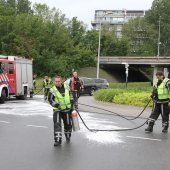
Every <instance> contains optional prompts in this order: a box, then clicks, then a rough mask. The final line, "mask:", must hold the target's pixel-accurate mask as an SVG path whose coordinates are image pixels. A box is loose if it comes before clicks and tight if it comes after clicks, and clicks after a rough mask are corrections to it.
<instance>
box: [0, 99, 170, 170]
mask: <svg viewBox="0 0 170 170" xmlns="http://www.w3.org/2000/svg"><path fill="white" fill-rule="evenodd" d="M0 113H1V114H0V170H127V169H128V170H170V134H169V133H168V134H162V133H161V129H162V128H161V121H158V122H157V123H156V125H155V127H154V132H153V133H152V134H146V133H144V128H145V127H146V126H145V127H142V128H140V129H138V130H135V131H128V132H98V133H91V132H88V131H87V130H86V129H85V128H84V126H83V125H82V124H81V130H80V131H79V132H76V133H75V132H74V133H73V134H72V139H71V142H70V143H66V141H65V139H64V137H63V143H62V145H61V146H60V147H53V126H52V108H51V107H50V106H49V105H48V104H46V103H44V102H43V100H42V98H41V97H36V98H35V99H33V100H28V101H15V100H12V101H8V102H7V103H6V104H5V105H0ZM81 115H82V117H83V118H84V119H85V121H86V123H87V124H88V126H90V127H91V128H98V129H118V128H127V127H135V126H138V125H140V124H142V123H143V122H144V121H145V120H143V119H139V120H137V121H133V122H128V121H126V120H123V119H121V118H118V117H115V116H111V115H102V114H95V113H81Z"/></svg>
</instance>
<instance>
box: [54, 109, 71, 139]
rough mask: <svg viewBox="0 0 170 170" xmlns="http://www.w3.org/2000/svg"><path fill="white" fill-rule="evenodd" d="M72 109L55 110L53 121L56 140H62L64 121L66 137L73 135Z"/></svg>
mask: <svg viewBox="0 0 170 170" xmlns="http://www.w3.org/2000/svg"><path fill="white" fill-rule="evenodd" d="M70 112H71V111H70V110H66V111H54V112H53V122H54V140H55V141H56V140H62V123H61V120H63V123H64V134H65V137H66V138H70V137H71V132H72V123H71V117H70Z"/></svg>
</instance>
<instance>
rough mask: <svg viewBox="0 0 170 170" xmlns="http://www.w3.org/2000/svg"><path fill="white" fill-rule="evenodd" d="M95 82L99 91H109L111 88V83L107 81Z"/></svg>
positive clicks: (96, 80) (97, 80) (95, 80)
mask: <svg viewBox="0 0 170 170" xmlns="http://www.w3.org/2000/svg"><path fill="white" fill-rule="evenodd" d="M94 82H95V85H96V87H97V89H107V88H108V87H109V83H108V81H107V80H106V79H100V78H99V79H97V78H94Z"/></svg>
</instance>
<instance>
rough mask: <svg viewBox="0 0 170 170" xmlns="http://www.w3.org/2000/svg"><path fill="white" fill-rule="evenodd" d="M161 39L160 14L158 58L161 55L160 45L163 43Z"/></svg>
mask: <svg viewBox="0 0 170 170" xmlns="http://www.w3.org/2000/svg"><path fill="white" fill-rule="evenodd" d="M160 41H161V17H160V16H159V33H158V55H157V57H158V58H159V56H160V45H161V42H160Z"/></svg>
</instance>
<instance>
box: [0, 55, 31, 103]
mask: <svg viewBox="0 0 170 170" xmlns="http://www.w3.org/2000/svg"><path fill="white" fill-rule="evenodd" d="M28 95H30V97H33V69H32V60H28V59H25V58H21V57H15V56H0V103H1V104H2V103H4V102H5V100H6V99H7V98H10V97H11V96H13V97H16V98H17V99H23V100H25V99H26V98H27V96H28Z"/></svg>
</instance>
